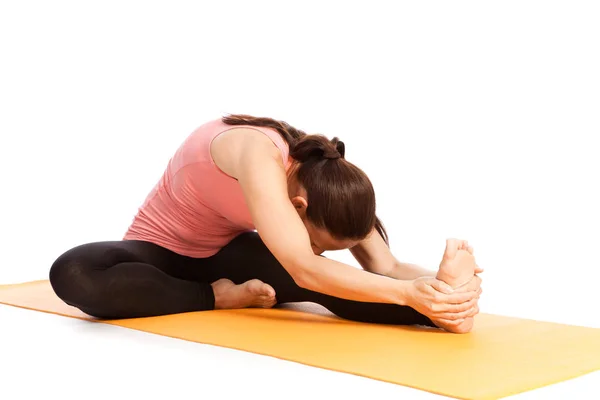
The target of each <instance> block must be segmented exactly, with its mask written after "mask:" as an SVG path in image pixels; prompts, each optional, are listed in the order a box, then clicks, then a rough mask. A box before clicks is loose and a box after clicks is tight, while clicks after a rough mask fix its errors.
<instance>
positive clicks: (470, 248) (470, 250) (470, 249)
mask: <svg viewBox="0 0 600 400" xmlns="http://www.w3.org/2000/svg"><path fill="white" fill-rule="evenodd" d="M467 251H468V252H469V253H471V255H473V246H467Z"/></svg>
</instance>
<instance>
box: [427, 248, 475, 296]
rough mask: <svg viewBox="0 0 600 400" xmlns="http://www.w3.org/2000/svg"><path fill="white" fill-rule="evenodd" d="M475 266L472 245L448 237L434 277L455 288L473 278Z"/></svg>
mask: <svg viewBox="0 0 600 400" xmlns="http://www.w3.org/2000/svg"><path fill="white" fill-rule="evenodd" d="M467 249H470V251H468V250H467ZM476 268H477V264H476V263H475V257H473V250H472V247H470V246H469V244H468V243H467V242H466V241H464V240H458V239H448V240H446V251H445V252H444V257H443V258H442V262H441V263H440V269H439V270H438V273H437V276H436V278H437V279H439V280H441V281H444V282H446V283H447V284H448V285H450V286H452V288H454V289H457V288H459V287H461V286H463V285H464V284H466V283H468V282H469V281H470V280H471V278H473V275H475V269H476Z"/></svg>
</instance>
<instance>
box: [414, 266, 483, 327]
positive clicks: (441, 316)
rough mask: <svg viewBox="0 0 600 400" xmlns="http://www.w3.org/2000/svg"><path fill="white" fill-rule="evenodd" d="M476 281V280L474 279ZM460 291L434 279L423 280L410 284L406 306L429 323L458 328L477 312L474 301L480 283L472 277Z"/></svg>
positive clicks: (477, 294)
mask: <svg viewBox="0 0 600 400" xmlns="http://www.w3.org/2000/svg"><path fill="white" fill-rule="evenodd" d="M475 278H476V279H475ZM475 278H474V279H472V280H471V282H469V283H468V284H467V285H465V286H463V287H462V288H461V289H460V290H459V291H454V290H453V289H452V288H451V287H450V286H449V285H447V284H446V283H444V282H443V281H440V280H438V279H435V278H431V277H422V278H418V279H415V280H413V281H411V283H412V285H411V286H410V290H409V291H408V304H407V305H408V306H410V307H412V308H414V309H415V310H416V311H418V312H420V313H421V314H423V315H425V316H426V317H428V318H429V319H431V320H432V321H433V322H434V323H435V322H436V321H438V322H442V323H443V324H446V325H457V326H458V325H460V324H461V323H462V322H463V321H464V320H465V319H466V318H469V317H473V316H475V315H476V314H477V313H478V312H479V306H478V304H477V301H478V299H479V295H480V294H481V288H480V286H479V284H480V283H481V279H480V278H479V277H475Z"/></svg>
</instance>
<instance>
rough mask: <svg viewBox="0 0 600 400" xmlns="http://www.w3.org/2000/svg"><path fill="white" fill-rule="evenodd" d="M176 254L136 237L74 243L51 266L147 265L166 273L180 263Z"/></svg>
mask: <svg viewBox="0 0 600 400" xmlns="http://www.w3.org/2000/svg"><path fill="white" fill-rule="evenodd" d="M181 257H182V256H178V255H177V254H175V253H173V252H172V251H170V250H167V249H165V248H163V247H161V246H158V245H156V244H154V243H150V242H145V241H139V240H122V241H104V242H92V243H86V244H82V245H79V246H76V247H74V248H72V249H70V250H68V251H66V252H65V253H63V254H62V255H61V256H60V257H58V258H57V259H56V261H55V262H54V266H63V265H78V266H79V268H81V269H84V270H85V269H93V270H106V269H108V268H111V267H113V266H115V265H117V264H121V263H126V262H140V263H145V264H150V265H152V266H154V267H156V268H158V269H160V270H162V271H163V272H165V273H167V274H170V275H171V274H172V273H173V272H174V271H175V270H176V268H174V266H175V265H177V264H181V262H179V261H178V258H181Z"/></svg>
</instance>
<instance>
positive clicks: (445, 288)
mask: <svg viewBox="0 0 600 400" xmlns="http://www.w3.org/2000/svg"><path fill="white" fill-rule="evenodd" d="M429 285H430V286H431V287H432V288H433V289H435V290H436V291H438V292H441V293H444V294H451V293H454V289H452V286H450V285H448V284H447V283H446V282H444V281H440V280H439V279H432V280H431V281H430V282H429Z"/></svg>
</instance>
